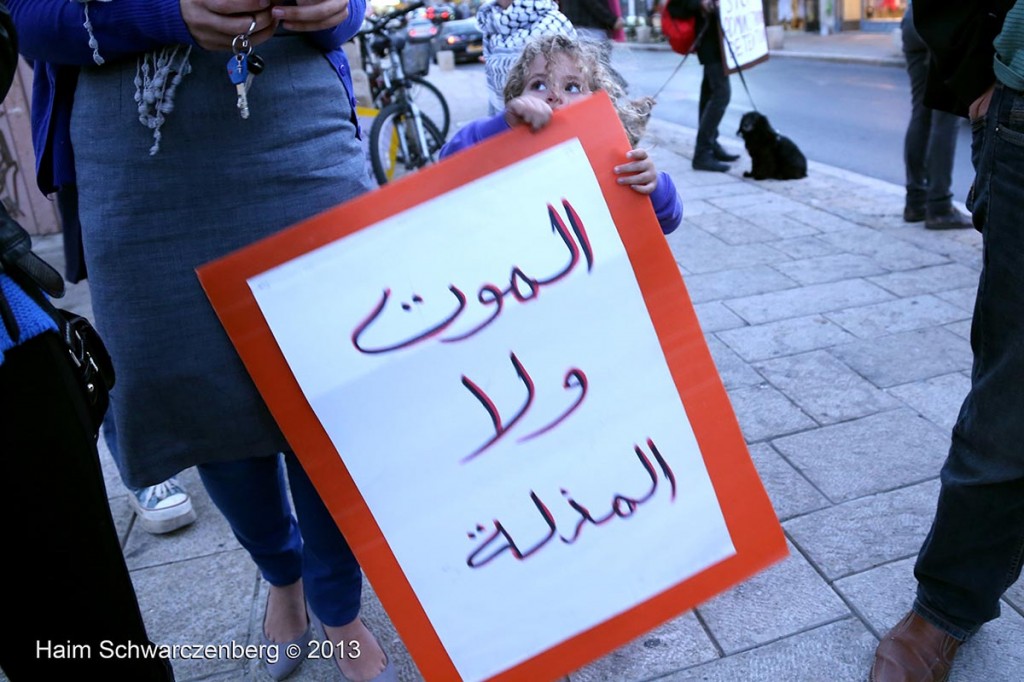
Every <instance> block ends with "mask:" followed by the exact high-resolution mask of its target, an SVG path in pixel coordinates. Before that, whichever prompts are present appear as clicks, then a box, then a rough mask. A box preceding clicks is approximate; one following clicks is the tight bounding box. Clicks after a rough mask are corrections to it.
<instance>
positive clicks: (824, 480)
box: [772, 409, 949, 502]
mask: <svg viewBox="0 0 1024 682" xmlns="http://www.w3.org/2000/svg"><path fill="white" fill-rule="evenodd" d="M772 445H774V446H775V449H776V450H778V451H779V452H780V453H782V455H783V456H784V457H786V459H788V460H789V461H790V462H791V463H792V464H793V466H795V467H797V468H798V469H800V471H801V472H803V474H804V476H806V477H807V478H808V480H810V481H811V483H813V484H814V485H815V486H816V487H817V488H818V490H820V491H821V492H822V493H824V494H825V496H827V497H828V498H829V499H830V500H832V501H833V502H842V501H846V500H852V499H854V498H857V497H861V496H863V495H870V494H872V493H877V492H880V491H883V490H891V489H893V488H895V487H897V486H905V485H911V484H914V483H917V482H919V481H923V480H925V479H928V478H932V477H934V476H937V475H938V473H939V468H940V467H941V466H942V462H943V461H945V458H946V451H947V450H948V449H949V435H948V434H947V433H946V432H944V431H943V430H942V429H940V428H939V427H937V426H935V424H932V423H931V422H930V421H928V420H926V419H924V418H923V417H920V416H918V415H917V414H915V413H914V412H913V411H912V410H907V409H898V410H893V411H891V412H884V413H881V414H876V415H872V416H869V417H864V418H863V419H857V420H855V421H849V422H845V423H842V424H835V425H833V426H826V427H823V428H820V429H815V430H813V431H806V432H804V433H799V434H796V435H792V436H785V437H783V438H778V439H776V440H774V441H772Z"/></svg>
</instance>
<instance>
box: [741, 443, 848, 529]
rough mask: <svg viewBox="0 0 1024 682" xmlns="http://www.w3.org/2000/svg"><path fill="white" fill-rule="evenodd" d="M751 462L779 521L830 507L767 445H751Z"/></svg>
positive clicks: (811, 486)
mask: <svg viewBox="0 0 1024 682" xmlns="http://www.w3.org/2000/svg"><path fill="white" fill-rule="evenodd" d="M750 459H751V460H752V461H753V462H754V466H755V467H756V468H757V473H758V476H759V477H760V478H761V483H762V485H764V489H765V492H767V493H768V498H769V499H770V500H771V501H772V507H773V508H774V509H775V515H776V516H778V517H779V519H780V520H782V521H785V520H786V519H790V518H793V517H794V516H799V515H801V514H806V513H808V512H812V511H816V510H818V509H822V508H824V507H827V506H828V505H829V501H828V500H827V499H825V496H824V495H822V494H821V493H820V492H818V490H817V489H816V488H815V487H814V486H813V485H811V483H810V481H808V480H807V479H806V478H804V477H803V476H802V475H801V474H800V472H799V471H797V470H796V469H795V468H794V467H793V465H791V464H790V463H789V462H787V461H786V460H785V458H783V457H782V455H780V454H779V453H778V452H776V451H775V449H774V448H772V446H771V445H769V444H767V443H756V444H754V445H751V446H750Z"/></svg>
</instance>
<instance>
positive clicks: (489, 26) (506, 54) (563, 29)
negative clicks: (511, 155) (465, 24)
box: [476, 0, 576, 114]
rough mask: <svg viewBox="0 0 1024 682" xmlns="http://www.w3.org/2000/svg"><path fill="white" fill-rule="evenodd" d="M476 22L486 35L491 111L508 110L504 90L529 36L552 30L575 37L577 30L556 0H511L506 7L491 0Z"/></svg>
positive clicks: (478, 12) (551, 31)
mask: <svg viewBox="0 0 1024 682" xmlns="http://www.w3.org/2000/svg"><path fill="white" fill-rule="evenodd" d="M476 23H477V25H478V26H479V27H480V31H481V32H482V33H483V34H484V60H485V70H486V72H487V88H488V90H489V92H488V102H487V103H488V109H489V111H490V113H491V114H496V113H498V112H500V111H504V110H505V97H504V94H503V93H504V91H505V81H506V80H508V72H509V70H510V69H511V68H512V65H513V64H514V63H515V62H516V60H517V59H519V55H520V54H521V53H522V51H523V47H524V46H525V45H526V43H527V41H528V40H529V39H530V38H533V37H534V36H541V35H547V34H551V33H559V34H562V35H566V36H569V37H572V38H575V37H576V29H574V28H573V26H572V24H571V23H570V22H569V20H568V19H566V18H565V15H564V14H562V13H561V12H559V11H558V5H557V4H556V3H555V1H554V0H512V4H510V5H509V6H508V7H506V8H505V9H502V8H501V6H500V5H498V4H497V3H496V2H493V1H492V2H488V3H486V4H484V5H482V6H481V7H480V9H479V10H477V13H476Z"/></svg>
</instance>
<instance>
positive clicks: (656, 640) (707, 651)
mask: <svg viewBox="0 0 1024 682" xmlns="http://www.w3.org/2000/svg"><path fill="white" fill-rule="evenodd" d="M717 657H718V651H717V650H716V649H715V646H714V644H712V643H711V640H710V639H709V638H708V635H707V633H706V632H705V631H704V628H703V627H702V626H701V624H700V622H699V621H698V620H697V617H696V616H695V615H694V613H693V612H692V611H690V612H687V613H685V614H683V615H682V616H680V617H678V618H676V619H674V620H671V621H669V622H668V623H665V624H664V625H662V626H661V627H659V628H656V629H654V630H652V631H650V632H648V633H647V634H646V635H644V636H642V637H639V638H638V639H636V640H634V641H632V642H630V643H629V644H627V645H626V646H624V647H622V648H620V649H617V650H616V651H613V652H612V653H610V654H608V655H607V656H605V657H603V658H600V659H598V660H596V661H594V662H593V663H591V664H590V665H588V666H586V667H584V668H581V669H579V670H577V671H576V672H574V673H572V674H571V675H569V679H570V680H571V682H622V680H642V679H650V678H652V677H657V676H660V675H665V674H668V673H671V672H673V671H675V670H679V669H681V668H689V667H692V666H694V665H698V664H700V663H704V662H706V661H711V660H714V659H715V658H717Z"/></svg>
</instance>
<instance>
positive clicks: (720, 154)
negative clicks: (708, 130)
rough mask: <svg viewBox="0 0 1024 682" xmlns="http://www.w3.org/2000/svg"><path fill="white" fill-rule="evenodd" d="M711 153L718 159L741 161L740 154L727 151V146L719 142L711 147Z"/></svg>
mask: <svg viewBox="0 0 1024 682" xmlns="http://www.w3.org/2000/svg"><path fill="white" fill-rule="evenodd" d="M711 153H712V154H713V155H714V157H715V159H717V160H718V161H730V162H731V161H739V158H740V155H739V154H730V153H729V152H727V151H725V148H724V147H723V146H722V145H720V144H718V143H717V142H716V143H715V146H714V147H712V148H711Z"/></svg>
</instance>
